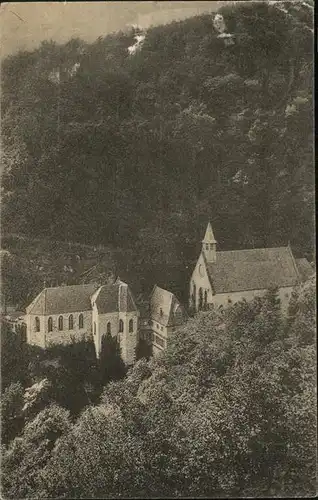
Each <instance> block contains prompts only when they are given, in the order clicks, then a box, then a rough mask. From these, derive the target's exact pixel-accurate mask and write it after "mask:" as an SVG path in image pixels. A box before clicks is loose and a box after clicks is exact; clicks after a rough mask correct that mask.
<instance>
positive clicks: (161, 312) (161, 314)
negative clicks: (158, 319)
mask: <svg viewBox="0 0 318 500" xmlns="http://www.w3.org/2000/svg"><path fill="white" fill-rule="evenodd" d="M160 316H163V310H162V307H160Z"/></svg>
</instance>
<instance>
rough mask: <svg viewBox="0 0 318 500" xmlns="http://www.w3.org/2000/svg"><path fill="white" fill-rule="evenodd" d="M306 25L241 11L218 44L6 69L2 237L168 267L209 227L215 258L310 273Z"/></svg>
mask: <svg viewBox="0 0 318 500" xmlns="http://www.w3.org/2000/svg"><path fill="white" fill-rule="evenodd" d="M312 12H313V8H312V3H311V2H276V3H275V2H271V4H270V5H269V4H266V3H262V2H256V3H251V2H248V3H241V2H238V3H237V4H236V5H231V6H226V7H223V8H222V9H221V11H220V13H221V14H222V15H223V17H224V21H225V33H223V36H220V31H218V30H217V29H216V27H215V23H214V16H212V15H202V16H198V17H194V18H190V19H187V20H185V21H182V22H174V23H171V24H169V25H166V26H159V27H155V28H152V29H149V30H148V31H147V32H146V33H143V34H142V35H141V34H140V33H138V30H137V28H134V29H132V30H130V31H127V32H125V33H123V32H122V33H115V34H112V35H109V36H106V37H105V38H100V39H98V40H96V42H95V43H92V44H88V43H85V42H84V41H82V40H70V41H69V42H68V43H66V44H63V45H58V44H56V43H54V42H50V41H46V42H43V43H42V45H41V46H40V47H39V48H38V49H37V50H34V51H33V52H20V53H18V54H16V55H12V56H10V57H8V58H6V59H5V61H4V62H3V64H2V142H3V163H4V168H5V173H4V176H3V180H2V188H3V212H2V228H3V231H4V232H6V231H7V232H15V233H21V234H28V235H31V236H34V237H48V238H54V239H58V240H67V241H70V240H73V241H79V242H86V243H93V244H105V245H109V244H111V245H115V246H116V247H122V248H126V249H130V250H131V251H132V252H133V254H134V255H138V256H139V259H140V262H141V264H140V265H141V266H144V267H145V266H146V265H147V262H150V260H151V262H152V263H153V264H154V265H155V264H156V263H157V264H158V265H160V266H162V267H164V265H165V263H170V265H174V264H175V265H177V264H178V263H179V264H180V263H182V265H185V264H186V263H187V262H190V261H191V259H193V258H194V257H195V256H196V251H197V246H196V245H197V243H198V242H199V241H200V240H201V239H202V230H203V228H204V227H205V225H206V222H207V220H208V219H210V220H211V222H212V223H213V228H214V231H215V234H216V237H217V240H218V244H219V248H221V249H225V250H226V249H232V248H242V247H253V246H254V247H257V246H271V245H273V246H274V245H285V244H287V243H288V241H290V243H291V246H292V248H293V250H294V251H295V253H296V255H306V256H307V257H309V258H310V259H312V251H313V237H312V236H313V213H314V200H313V198H314V194H313V179H314V176H313V156H312V155H313V152H312V143H313V130H312V106H313V103H312V67H313V64H312V58H313V41H312V39H313V29H312V27H313V26H312V24H313V13H312ZM224 34H226V36H224ZM138 35H139V36H140V39H139V40H141V43H139V45H138V47H137V50H135V51H132V50H128V47H131V46H133V45H134V44H135V41H136V38H135V37H136V36H138ZM143 36H144V39H143Z"/></svg>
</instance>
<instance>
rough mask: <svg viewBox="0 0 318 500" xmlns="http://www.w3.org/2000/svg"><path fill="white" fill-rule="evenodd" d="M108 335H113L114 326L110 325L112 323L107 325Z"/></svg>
mask: <svg viewBox="0 0 318 500" xmlns="http://www.w3.org/2000/svg"><path fill="white" fill-rule="evenodd" d="M107 333H109V334H111V333H112V325H111V324H110V321H108V323H107Z"/></svg>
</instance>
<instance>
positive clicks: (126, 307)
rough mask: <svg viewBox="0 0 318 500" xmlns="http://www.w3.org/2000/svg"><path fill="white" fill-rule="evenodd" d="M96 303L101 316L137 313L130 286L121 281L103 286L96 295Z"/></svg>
mask: <svg viewBox="0 0 318 500" xmlns="http://www.w3.org/2000/svg"><path fill="white" fill-rule="evenodd" d="M95 303H96V306H97V310H98V313H99V314H106V313H110V312H134V311H137V307H136V304H135V301H134V298H133V296H132V293H131V291H130V289H129V287H128V285H127V284H126V283H124V282H123V281H120V280H117V281H116V282H115V283H113V284H110V285H103V286H101V287H100V288H99V290H98V291H97V293H96V295H95Z"/></svg>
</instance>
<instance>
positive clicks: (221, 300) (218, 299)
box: [212, 287, 293, 313]
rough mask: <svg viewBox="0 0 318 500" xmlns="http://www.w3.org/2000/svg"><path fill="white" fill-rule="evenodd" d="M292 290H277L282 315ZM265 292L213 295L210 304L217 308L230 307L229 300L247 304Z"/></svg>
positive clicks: (284, 288) (251, 291)
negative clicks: (246, 302) (241, 301)
mask: <svg viewBox="0 0 318 500" xmlns="http://www.w3.org/2000/svg"><path fill="white" fill-rule="evenodd" d="M292 290H293V287H283V288H280V289H279V298H280V300H281V307H282V311H283V312H284V313H285V312H286V310H287V307H288V303H289V299H290V296H291V293H292ZM266 292H267V290H266V289H261V290H247V291H242V292H231V293H220V294H216V295H214V297H213V300H212V303H213V304H214V305H215V306H217V307H218V306H221V305H222V306H223V307H226V306H228V305H230V302H229V300H231V302H232V303H235V302H238V301H240V300H243V299H245V300H247V301H248V302H249V301H251V300H253V299H254V298H255V297H262V296H263V295H264V294H265V293H266Z"/></svg>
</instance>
